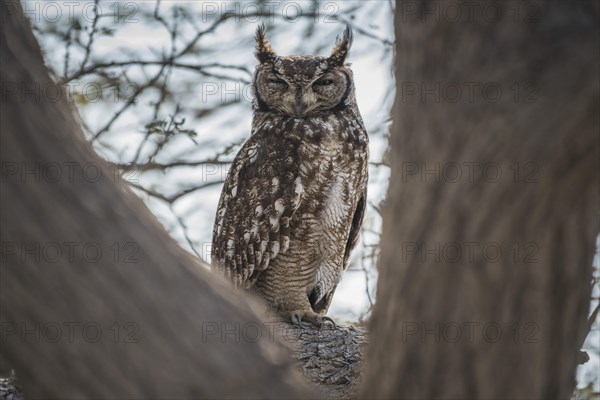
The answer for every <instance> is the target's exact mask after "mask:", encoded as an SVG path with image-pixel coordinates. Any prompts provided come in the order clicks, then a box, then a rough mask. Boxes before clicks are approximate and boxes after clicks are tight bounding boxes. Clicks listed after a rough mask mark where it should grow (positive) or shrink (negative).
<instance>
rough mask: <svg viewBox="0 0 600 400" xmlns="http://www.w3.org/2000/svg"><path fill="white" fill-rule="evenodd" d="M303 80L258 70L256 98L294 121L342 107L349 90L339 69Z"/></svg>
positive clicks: (297, 77) (346, 76) (347, 79)
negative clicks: (293, 118)
mask: <svg viewBox="0 0 600 400" xmlns="http://www.w3.org/2000/svg"><path fill="white" fill-rule="evenodd" d="M302 78H304V79H302ZM306 78H307V77H299V76H284V75H281V74H279V73H277V72H276V71H272V70H271V71H269V70H266V71H259V73H258V75H257V86H256V88H255V89H256V95H257V96H259V99H260V101H261V103H264V104H265V105H266V106H268V107H269V108H271V109H273V110H276V111H278V112H280V113H282V114H284V115H288V116H291V117H295V118H306V117H310V116H311V115H314V114H316V113H318V112H320V111H324V110H330V109H333V108H337V107H339V106H343V104H341V103H343V102H344V100H345V99H346V97H347V96H348V92H349V91H350V90H351V88H350V77H349V76H348V73H347V72H345V71H342V70H333V71H328V72H324V73H321V74H318V75H316V76H311V77H310V78H308V79H306Z"/></svg>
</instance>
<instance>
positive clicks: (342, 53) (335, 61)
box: [328, 25, 352, 67]
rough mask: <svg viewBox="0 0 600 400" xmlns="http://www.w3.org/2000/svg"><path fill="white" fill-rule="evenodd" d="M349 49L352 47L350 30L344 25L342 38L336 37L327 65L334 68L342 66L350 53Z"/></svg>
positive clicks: (348, 26)
mask: <svg viewBox="0 0 600 400" xmlns="http://www.w3.org/2000/svg"><path fill="white" fill-rule="evenodd" d="M350 47H352V29H351V28H350V25H346V29H344V33H343V35H342V37H341V38H340V37H339V36H338V37H337V39H336V41H335V46H334V48H333V50H331V55H330V56H329V58H328V61H329V64H330V65H331V66H336V67H341V66H342V65H344V63H345V62H346V58H348V54H349V53H350Z"/></svg>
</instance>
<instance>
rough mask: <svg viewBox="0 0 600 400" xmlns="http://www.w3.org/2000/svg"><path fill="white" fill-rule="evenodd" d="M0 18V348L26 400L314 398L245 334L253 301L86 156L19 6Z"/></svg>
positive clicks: (253, 316) (275, 349) (284, 362)
mask: <svg viewBox="0 0 600 400" xmlns="http://www.w3.org/2000/svg"><path fill="white" fill-rule="evenodd" d="M2 18H3V21H2V28H1V32H2V34H1V37H0V52H1V58H2V69H1V80H2V95H3V98H2V118H1V120H2V121H1V132H2V133H1V135H2V136H1V138H2V149H1V154H2V197H1V211H2V226H1V236H2V241H1V244H2V255H1V256H2V267H1V308H0V311H1V324H2V341H1V343H2V349H1V352H2V353H3V354H4V355H5V356H6V358H7V360H8V362H9V363H10V364H11V365H12V366H13V367H14V368H15V369H16V371H17V375H18V379H19V381H20V383H21V386H22V387H23V388H24V391H25V397H26V398H61V399H68V398H91V397H93V398H111V399H114V398H127V399H134V398H206V397H210V398H277V399H279V398H290V397H294V398H306V397H315V396H316V393H315V392H313V391H312V390H311V389H310V388H309V387H308V384H307V383H305V380H304V379H303V378H302V377H301V376H300V374H299V373H297V371H296V369H297V367H296V366H295V365H294V364H293V363H292V361H291V359H290V358H289V357H288V356H287V353H286V351H285V349H284V347H283V346H282V345H281V344H279V342H278V341H276V340H270V338H269V337H268V336H267V335H264V336H262V337H260V338H258V339H257V340H254V337H248V336H245V331H244V329H246V328H248V327H251V326H254V325H256V326H260V324H261V322H260V319H259V318H258V313H257V312H256V311H255V309H256V304H257V303H255V302H254V301H251V299H249V298H246V297H242V296H240V295H238V294H237V293H236V292H234V291H233V290H232V289H230V287H229V285H226V284H225V283H224V282H221V281H219V280H217V279H215V278H213V276H212V275H209V272H208V271H207V270H206V269H205V268H204V267H203V266H202V265H200V264H199V263H198V261H196V260H195V259H193V258H192V257H191V256H190V255H189V254H188V253H186V252H185V251H183V250H182V249H181V248H180V247H179V246H178V245H177V244H176V243H175V242H174V241H173V239H171V238H170V237H169V235H167V233H166V232H165V231H164V229H163V228H162V227H161V226H160V224H159V223H158V222H157V221H156V219H155V218H154V217H153V216H152V215H151V214H150V212H149V211H148V210H147V208H146V207H145V206H144V205H143V203H142V202H141V200H139V199H138V198H136V196H135V195H133V194H132V193H131V191H130V190H129V189H128V188H127V186H126V184H124V183H123V182H118V180H119V177H118V176H117V177H115V176H114V174H113V171H110V170H109V168H108V167H107V163H105V162H103V161H102V160H101V159H100V158H99V157H98V156H97V155H96V154H95V153H94V152H93V151H92V149H91V147H90V145H89V143H87V141H86V140H85V139H84V138H83V135H82V133H81V130H80V127H79V126H78V124H77V123H76V121H75V119H74V117H73V112H72V110H71V108H70V107H69V105H68V104H67V102H66V100H65V98H64V96H63V98H62V99H61V100H58V101H57V100H56V97H57V92H56V91H53V90H55V89H56V86H55V85H54V84H53V83H52V80H51V79H50V76H49V74H48V71H47V68H46V67H45V66H44V63H43V60H42V57H41V52H40V49H39V47H38V44H37V42H36V41H35V39H34V37H33V35H32V32H31V27H30V25H29V22H28V21H27V19H26V18H25V17H24V15H23V13H22V10H21V6H20V3H19V2H18V1H3V2H2ZM59 94H60V93H59ZM211 224H212V221H206V224H205V226H204V227H203V229H210V228H209V227H210V226H211ZM252 324H254V325H252ZM215 326H216V327H217V331H216V332H215V331H214V328H215ZM246 332H247V331H246Z"/></svg>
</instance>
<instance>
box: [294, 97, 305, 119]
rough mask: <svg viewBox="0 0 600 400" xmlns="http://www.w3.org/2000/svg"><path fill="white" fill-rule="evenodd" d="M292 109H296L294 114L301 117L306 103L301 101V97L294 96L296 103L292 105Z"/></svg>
mask: <svg viewBox="0 0 600 400" xmlns="http://www.w3.org/2000/svg"><path fill="white" fill-rule="evenodd" d="M294 109H295V111H296V116H297V117H303V116H304V114H305V113H306V105H305V104H304V102H303V101H302V98H298V97H296V104H295V106H294Z"/></svg>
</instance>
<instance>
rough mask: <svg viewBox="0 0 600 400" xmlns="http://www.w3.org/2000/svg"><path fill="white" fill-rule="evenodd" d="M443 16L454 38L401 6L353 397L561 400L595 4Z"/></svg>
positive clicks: (585, 179)
mask: <svg viewBox="0 0 600 400" xmlns="http://www.w3.org/2000/svg"><path fill="white" fill-rule="evenodd" d="M451 3H452V4H454V6H455V7H456V6H458V7H459V8H461V9H462V10H463V12H462V21H463V22H454V23H452V22H450V21H449V19H454V18H455V15H456V14H454V13H450V11H452V10H450V11H448V10H446V11H444V9H443V7H445V5H444V4H445V2H424V3H420V4H417V3H415V2H412V1H407V2H399V3H397V5H396V15H395V29H396V66H395V75H396V82H397V85H398V89H399V90H398V92H397V95H396V101H395V104H394V108H393V119H394V123H393V126H392V133H391V157H390V159H391V162H392V167H391V168H392V173H391V181H390V188H389V195H388V199H387V201H386V205H385V208H384V218H383V221H384V232H383V243H382V246H383V248H382V258H381V265H380V275H379V281H378V290H377V293H378V301H377V304H376V306H375V309H374V312H373V317H372V321H371V338H377V339H376V340H375V339H371V341H370V347H369V349H368V354H367V360H366V372H365V373H366V375H365V377H364V380H365V382H366V384H365V386H364V389H363V395H365V397H367V396H368V397H369V398H394V399H397V398H411V399H413V398H420V399H432V398H454V399H456V398H488V399H498V398H535V399H541V398H544V399H550V398H568V397H570V395H571V393H572V391H573V389H574V386H575V380H574V377H575V369H576V365H577V361H576V357H577V353H578V350H579V348H580V346H581V344H582V342H583V337H584V336H585V334H586V332H587V330H586V317H587V315H588V312H589V301H590V290H591V288H590V282H591V264H592V257H593V254H594V241H595V236H596V234H597V233H598V230H599V225H598V211H599V205H600V202H599V133H598V132H599V121H598V118H599V117H598V111H599V104H600V102H599V97H598V93H599V82H598V81H599V79H598V70H599V67H600V65H599V62H598V48H599V29H598V18H599V14H600V13H599V7H598V5H599V3H598V2H587V1H586V2H563V1H556V2H498V3H491V5H490V3H479V2H470V5H469V4H467V3H469V2H464V3H463V2H451ZM474 4H475V6H474ZM486 5H487V6H486ZM415 7H417V8H415ZM419 7H426V9H427V10H429V11H425V10H420V9H419ZM469 8H471V9H472V10H474V12H473V13H472V17H470V16H469V13H468V12H467V10H469ZM515 9H519V10H520V13H519V12H518V11H515ZM436 10H437V11H436ZM497 10H500V12H501V14H500V15H501V17H500V18H499V19H498V18H497V17H496V15H498V14H497ZM419 12H423V15H425V16H426V17H425V18H424V20H425V21H424V22H423V21H422V20H421V18H420V17H419V14H418V13H419ZM444 12H446V16H445V15H444V14H443V13H444ZM484 12H485V13H487V14H484V17H482V13H484ZM531 12H534V14H531ZM415 13H417V14H415ZM436 13H437V17H436ZM436 18H439V22H436ZM469 18H470V19H471V21H470V22H465V21H467V20H468V19H469ZM531 18H533V20H532V19H531ZM536 20H537V21H536ZM436 84H438V85H439V86H438V87H436ZM486 85H487V86H486ZM452 86H454V87H452ZM457 86H458V87H459V88H461V89H462V97H457V95H456V93H457V90H456V89H457V88H456V87H457ZM494 86H495V87H494ZM469 87H471V88H473V91H474V92H473V93H474V94H473V97H472V99H473V101H471V99H470V97H469ZM497 88H500V89H501V91H502V92H501V96H500V98H498V99H497V100H496V97H497ZM486 90H487V93H486V92H485V91H486ZM436 96H439V98H438V99H436ZM492 163H494V164H492ZM470 169H471V171H472V173H471V175H469V172H470V171H469V170H470ZM461 171H462V175H459V174H460V172H461ZM499 173H501V176H498V174H499ZM498 250H501V252H502V253H501V255H499V254H498ZM500 334H501V336H500Z"/></svg>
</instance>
